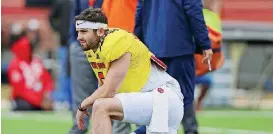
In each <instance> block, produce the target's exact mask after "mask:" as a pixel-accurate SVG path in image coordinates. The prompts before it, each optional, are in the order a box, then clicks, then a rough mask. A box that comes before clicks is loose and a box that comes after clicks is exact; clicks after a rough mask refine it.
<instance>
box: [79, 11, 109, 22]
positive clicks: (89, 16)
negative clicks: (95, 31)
mask: <svg viewBox="0 0 273 134" xmlns="http://www.w3.org/2000/svg"><path fill="white" fill-rule="evenodd" d="M77 20H86V21H91V22H100V23H105V24H108V21H107V17H106V16H105V14H104V13H103V12H102V11H101V9H100V8H87V9H85V10H84V11H82V12H81V13H80V14H79V15H77V16H75V21H77Z"/></svg>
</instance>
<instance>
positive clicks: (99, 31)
mask: <svg viewBox="0 0 273 134" xmlns="http://www.w3.org/2000/svg"><path fill="white" fill-rule="evenodd" d="M104 32H105V30H104V29H103V28H99V29H98V30H97V35H98V36H99V37H101V36H103V35H104Z"/></svg>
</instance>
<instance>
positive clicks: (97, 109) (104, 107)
mask: <svg viewBox="0 0 273 134" xmlns="http://www.w3.org/2000/svg"><path fill="white" fill-rule="evenodd" d="M92 112H93V113H94V114H96V113H100V114H103V113H104V114H108V113H109V112H110V108H109V104H108V102H107V100H106V99H105V98H99V99H97V100H96V101H95V102H94V104H93V107H92Z"/></svg>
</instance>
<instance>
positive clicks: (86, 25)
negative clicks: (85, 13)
mask: <svg viewBox="0 0 273 134" xmlns="http://www.w3.org/2000/svg"><path fill="white" fill-rule="evenodd" d="M75 25H76V28H91V29H99V28H103V29H106V28H107V24H104V23H100V22H90V21H86V20H77V21H76V24H75Z"/></svg>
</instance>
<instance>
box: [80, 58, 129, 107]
mask: <svg viewBox="0 0 273 134" xmlns="http://www.w3.org/2000/svg"><path fill="white" fill-rule="evenodd" d="M130 59H131V54H130V53H125V54H124V55H123V56H121V57H120V58H119V59H117V60H115V61H113V62H111V64H110V68H109V71H108V73H107V75H106V78H105V81H104V83H103V85H102V86H100V87H99V88H98V89H97V90H96V91H95V92H94V93H93V94H92V95H91V96H89V97H87V98H86V99H85V100H84V101H83V102H82V103H81V108H82V109H87V108H89V107H92V105H93V103H94V102H95V100H96V99H99V98H112V97H114V96H115V94H116V93H117V90H118V89H119V87H120V85H121V83H122V81H123V79H124V78H125V76H126V74H127V71H128V69H129V65H130Z"/></svg>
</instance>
